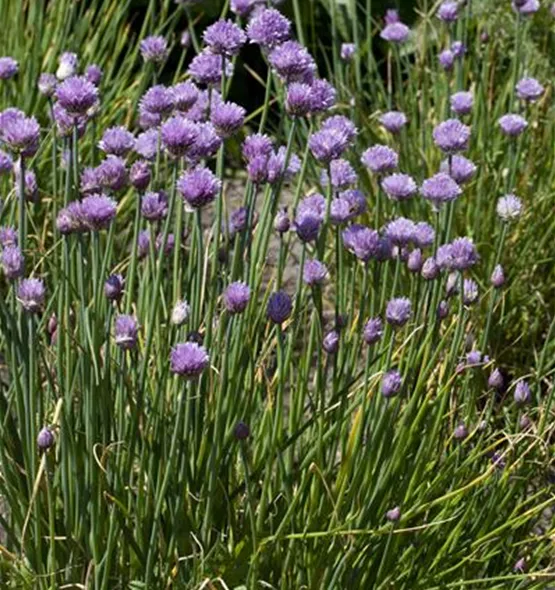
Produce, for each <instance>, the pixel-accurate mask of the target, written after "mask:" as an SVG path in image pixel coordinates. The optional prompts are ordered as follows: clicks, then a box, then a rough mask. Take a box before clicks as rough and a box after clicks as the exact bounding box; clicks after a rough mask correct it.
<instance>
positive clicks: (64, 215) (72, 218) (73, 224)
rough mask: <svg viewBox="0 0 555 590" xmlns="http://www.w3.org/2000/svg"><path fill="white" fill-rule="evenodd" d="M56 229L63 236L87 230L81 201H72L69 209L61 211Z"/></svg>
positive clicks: (65, 208)
mask: <svg viewBox="0 0 555 590" xmlns="http://www.w3.org/2000/svg"><path fill="white" fill-rule="evenodd" d="M56 227H57V229H58V231H59V232H60V233H61V234H63V235H68V234H71V233H75V232H81V231H84V230H85V229H86V227H85V222H84V219H83V210H82V206H81V202H80V201H72V202H71V203H69V205H68V206H67V207H64V208H63V209H60V211H59V213H58V217H57V218H56Z"/></svg>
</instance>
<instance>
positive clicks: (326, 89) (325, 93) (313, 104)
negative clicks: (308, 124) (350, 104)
mask: <svg viewBox="0 0 555 590" xmlns="http://www.w3.org/2000/svg"><path fill="white" fill-rule="evenodd" d="M336 101H337V90H336V89H335V87H334V86H333V85H332V84H330V82H328V81H327V80H320V79H318V80H314V81H313V82H312V84H311V86H310V113H311V114H316V113H325V112H326V111H329V110H330V109H331V108H332V107H333V106H334V105H335V103H336Z"/></svg>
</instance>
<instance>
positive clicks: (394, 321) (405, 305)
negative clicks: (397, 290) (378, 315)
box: [385, 297, 412, 328]
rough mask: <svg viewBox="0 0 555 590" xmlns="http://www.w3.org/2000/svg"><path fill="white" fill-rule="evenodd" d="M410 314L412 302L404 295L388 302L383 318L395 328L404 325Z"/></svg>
mask: <svg viewBox="0 0 555 590" xmlns="http://www.w3.org/2000/svg"><path fill="white" fill-rule="evenodd" d="M411 316H412V304H411V302H410V299H407V298H406V297H397V298H395V299H391V301H389V302H388V304H387V308H386V311H385V318H386V320H387V321H388V323H389V324H391V325H392V326H393V327H395V328H400V327H402V326H404V325H405V324H406V323H407V322H408V321H409V319H410V318H411Z"/></svg>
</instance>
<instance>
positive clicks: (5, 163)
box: [0, 150, 13, 174]
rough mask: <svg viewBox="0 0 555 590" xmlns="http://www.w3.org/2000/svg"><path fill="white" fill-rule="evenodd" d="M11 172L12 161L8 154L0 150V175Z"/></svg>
mask: <svg viewBox="0 0 555 590" xmlns="http://www.w3.org/2000/svg"><path fill="white" fill-rule="evenodd" d="M12 170H13V160H12V157H11V156H10V154H8V153H6V152H5V151H4V150H0V174H9V173H10V172H11V171H12Z"/></svg>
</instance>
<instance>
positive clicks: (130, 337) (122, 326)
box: [114, 315, 139, 350]
mask: <svg viewBox="0 0 555 590" xmlns="http://www.w3.org/2000/svg"><path fill="white" fill-rule="evenodd" d="M138 338H139V324H138V322H137V318H135V317H134V316H132V315H119V316H117V317H116V320H115V322H114V341H115V343H116V345H117V346H119V347H120V348H121V349H122V350H132V349H133V348H135V346H137V340H138Z"/></svg>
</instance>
